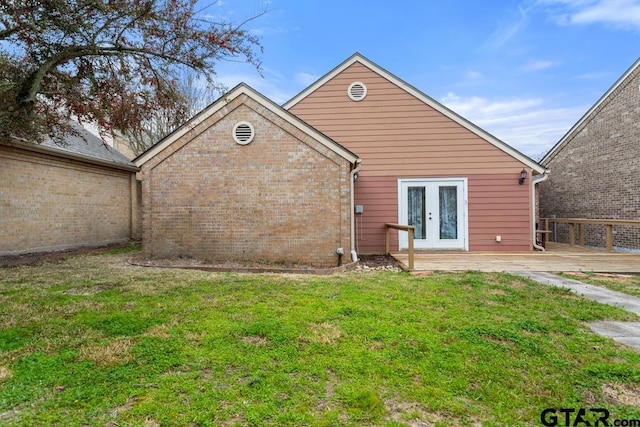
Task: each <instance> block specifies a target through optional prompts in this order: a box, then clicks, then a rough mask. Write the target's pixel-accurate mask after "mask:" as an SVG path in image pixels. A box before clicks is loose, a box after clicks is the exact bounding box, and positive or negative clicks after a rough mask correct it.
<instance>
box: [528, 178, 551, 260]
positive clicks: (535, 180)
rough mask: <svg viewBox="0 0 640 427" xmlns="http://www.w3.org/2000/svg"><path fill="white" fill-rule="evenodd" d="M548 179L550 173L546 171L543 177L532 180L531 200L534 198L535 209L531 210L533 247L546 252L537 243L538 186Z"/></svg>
mask: <svg viewBox="0 0 640 427" xmlns="http://www.w3.org/2000/svg"><path fill="white" fill-rule="evenodd" d="M547 179H549V171H548V170H546V171H544V173H543V174H542V175H535V176H534V177H533V179H532V180H531V198H532V202H533V203H532V204H531V206H533V209H532V210H531V219H532V221H531V225H532V227H533V247H534V248H535V249H538V250H540V251H543V252H544V251H545V250H546V249H545V248H544V247H543V246H540V245H539V244H538V242H537V241H536V240H537V239H536V231H537V230H536V185H537V184H539V183H541V182H544V181H546V180H547Z"/></svg>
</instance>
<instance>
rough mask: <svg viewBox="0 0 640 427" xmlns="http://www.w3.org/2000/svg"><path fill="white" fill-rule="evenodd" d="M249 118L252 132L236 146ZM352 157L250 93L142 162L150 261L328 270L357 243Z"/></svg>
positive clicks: (145, 233)
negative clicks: (353, 239)
mask: <svg viewBox="0 0 640 427" xmlns="http://www.w3.org/2000/svg"><path fill="white" fill-rule="evenodd" d="M238 121H248V122H250V123H251V124H252V125H253V126H254V129H255V138H254V140H253V142H251V143H250V144H248V145H244V146H242V145H238V144H237V143H235V141H234V140H233V138H232V129H233V126H234V124H235V123H237V122H238ZM349 171H350V164H349V162H348V161H347V160H345V159H343V158H342V157H340V156H338V155H337V154H335V153H334V152H333V151H331V150H329V149H328V148H326V147H325V146H323V145H322V144H320V143H318V142H317V141H315V140H314V139H312V138H311V137H309V136H308V135H307V134H305V133H304V132H302V131H300V130H299V129H297V128H295V127H293V126H292V125H291V124H289V123H288V122H287V121H285V120H283V119H282V118H280V117H278V116H276V115H275V114H273V113H272V112H271V111H269V110H268V109H267V108H265V107H263V106H262V105H261V104H260V103H257V102H255V101H254V100H253V99H251V98H250V97H248V96H246V95H241V96H239V97H238V98H236V99H235V100H233V101H231V102H230V103H229V104H228V105H227V106H225V107H224V108H223V109H222V110H220V111H218V112H216V113H215V114H214V115H212V116H211V117H209V118H208V119H207V120H205V122H203V123H201V124H200V125H199V126H198V127H197V128H195V129H192V130H191V131H190V132H189V133H188V134H186V135H185V136H184V137H182V138H181V139H180V140H178V141H175V142H174V143H173V144H171V145H170V146H169V147H167V148H166V149H165V150H164V151H162V152H160V153H158V154H157V155H156V156H155V157H153V158H152V159H150V160H149V161H148V162H146V163H145V164H144V165H143V166H142V182H143V189H142V194H143V202H142V204H143V223H144V227H143V230H144V234H143V246H144V250H145V254H146V255H147V256H151V257H178V256H183V257H194V258H198V259H204V260H250V261H266V262H282V263H287V264H291V263H303V264H308V265H315V266H330V265H335V263H336V262H337V256H336V249H337V248H339V247H342V248H344V250H345V254H346V256H347V257H348V253H349V247H350V199H349V191H350V190H349V188H350V186H349Z"/></svg>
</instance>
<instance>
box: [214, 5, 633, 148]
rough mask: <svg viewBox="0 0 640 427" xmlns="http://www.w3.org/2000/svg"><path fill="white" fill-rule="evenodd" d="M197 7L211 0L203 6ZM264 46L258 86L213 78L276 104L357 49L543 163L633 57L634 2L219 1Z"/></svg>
mask: <svg viewBox="0 0 640 427" xmlns="http://www.w3.org/2000/svg"><path fill="white" fill-rule="evenodd" d="M202 3H204V4H211V3H214V2H213V0H209V1H207V0H202ZM265 9H267V10H268V12H267V13H266V14H265V15H263V16H261V17H259V18H257V19H255V20H253V21H251V22H249V23H248V24H247V27H246V28H248V29H250V30H251V31H252V32H253V33H254V34H257V35H259V36H261V37H262V44H263V47H264V54H263V56H262V60H263V77H261V76H260V75H259V74H258V73H257V72H256V71H255V70H254V69H253V68H251V67H250V66H247V65H246V64H242V63H233V62H223V63H220V64H219V67H218V76H217V77H218V80H219V81H221V82H222V83H224V84H226V85H227V86H228V87H229V88H231V87H233V86H235V85H236V84H238V83H240V82H245V83H247V84H249V85H250V86H252V87H253V88H254V89H256V90H258V91H260V92H261V93H263V94H264V95H266V96H268V97H269V98H271V99H272V100H274V101H276V102H277V103H280V104H282V103H284V102H285V101H287V100H289V99H290V98H291V97H293V96H294V95H296V94H297V93H298V92H299V91H301V90H302V89H304V88H305V87H307V86H308V85H309V84H311V83H312V82H313V81H315V80H316V79H317V78H319V77H321V76H323V75H324V74H326V73H327V72H329V71H330V70H331V69H333V68H334V67H335V66H337V65H338V64H340V63H341V62H342V61H344V60H345V59H346V58H348V57H349V56H351V55H352V54H353V53H354V52H360V53H361V54H363V55H364V56H366V57H367V58H369V59H370V60H372V61H373V62H375V63H377V64H378V65H379V66H381V67H383V68H385V69H387V70H388V71H390V72H391V73H393V74H395V75H396V76H398V77H400V78H401V79H403V80H405V81H407V82H408V83H410V84H411V85H413V86H415V87H416V88H418V89H419V90H421V91H423V92H424V93H426V94H427V95H429V96H431V97H432V98H434V99H436V100H437V101H439V102H441V103H443V104H444V105H446V106H447V107H449V108H451V109H452V110H454V111H456V112H457V113H458V114H460V115H462V116H463V117H465V118H466V119H468V120H470V121H472V122H473V123H475V124H476V125H478V126H480V127H482V128H483V129H485V130H486V131H488V132H490V133H492V134H493V135H495V136H496V137H498V138H500V139H501V140H503V141H504V142H506V143H508V144H509V145H511V146H513V147H514V148H516V149H518V150H520V151H522V152H523V153H525V154H527V155H529V156H531V157H533V158H535V159H539V158H540V157H541V155H542V154H544V153H545V152H546V151H547V150H548V149H550V148H551V147H552V146H553V145H554V144H555V143H556V142H557V141H558V140H559V139H560V138H561V137H562V136H563V135H564V134H565V133H566V132H567V131H568V130H569V128H570V127H571V126H572V125H573V124H574V123H575V122H576V121H577V120H578V119H579V118H580V117H581V116H582V115H583V114H584V113H585V112H586V111H587V110H588V109H589V108H590V107H591V106H592V105H593V104H594V103H595V102H596V101H597V100H598V99H599V98H600V97H601V96H602V95H603V94H604V93H605V92H606V91H607V90H608V89H609V88H610V87H611V85H613V84H614V83H615V81H616V80H617V79H618V78H619V77H620V76H621V75H622V74H623V73H624V72H625V71H626V70H627V69H628V68H629V67H630V66H631V65H632V64H633V63H634V62H635V60H636V59H637V58H638V56H639V55H640V49H639V48H640V0H525V1H513V0H502V1H498V0H486V1H475V0H418V1H414V0H402V1H395V2H388V1H385V2H378V1H373V0H368V1H364V0H317V1H316V0H269V1H267V0H241V1H233V0H223V1H218V2H217V3H215V4H214V5H213V6H211V7H208V8H207V9H206V13H208V14H211V15H214V16H217V17H222V18H224V19H225V20H228V21H231V22H234V23H239V22H241V21H243V20H244V19H246V18H248V17H250V16H254V15H256V14H257V13H260V12H261V11H262V10H265Z"/></svg>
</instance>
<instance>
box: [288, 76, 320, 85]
mask: <svg viewBox="0 0 640 427" xmlns="http://www.w3.org/2000/svg"><path fill="white" fill-rule="evenodd" d="M318 78H319V76H316V75H314V74H309V73H298V74H296V75H295V76H294V80H295V82H296V83H298V84H300V85H302V86H310V85H311V84H312V83H314V82H315V81H316V80H318Z"/></svg>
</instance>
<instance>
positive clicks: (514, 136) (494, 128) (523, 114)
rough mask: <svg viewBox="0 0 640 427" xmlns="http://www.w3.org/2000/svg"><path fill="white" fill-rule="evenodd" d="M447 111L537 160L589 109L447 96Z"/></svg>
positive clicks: (527, 100) (536, 101) (525, 100)
mask: <svg viewBox="0 0 640 427" xmlns="http://www.w3.org/2000/svg"><path fill="white" fill-rule="evenodd" d="M441 102H442V103H443V104H444V105H446V106H447V107H448V108H450V109H452V110H453V111H455V112H456V113H458V114H460V115H461V116H463V117H464V118H465V119H467V120H469V121H471V122H472V123H474V124H475V125H477V126H479V127H480V128H482V129H484V130H485V131H487V132H489V133H490V134H492V135H494V136H496V137H497V138H498V139H500V140H502V141H504V142H506V143H507V144H509V145H511V146H512V147H514V148H515V149H517V150H519V151H521V152H522V153H524V154H526V155H528V156H530V157H533V158H539V157H540V155H542V154H544V153H546V152H547V151H548V150H549V149H550V148H551V147H553V145H554V144H555V143H556V142H558V140H560V138H561V137H562V136H563V135H564V134H565V133H566V132H567V131H568V130H569V128H571V126H573V124H574V123H575V122H577V121H578V119H579V118H580V117H581V116H582V114H584V112H585V111H587V109H588V108H589V107H588V106H579V107H550V106H547V105H545V102H544V100H543V99H541V98H512V99H506V100H493V99H487V98H482V97H475V96H474V97H468V98H465V97H461V96H458V95H456V94H454V93H448V94H447V95H446V96H445V97H443V98H442V99H441Z"/></svg>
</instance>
